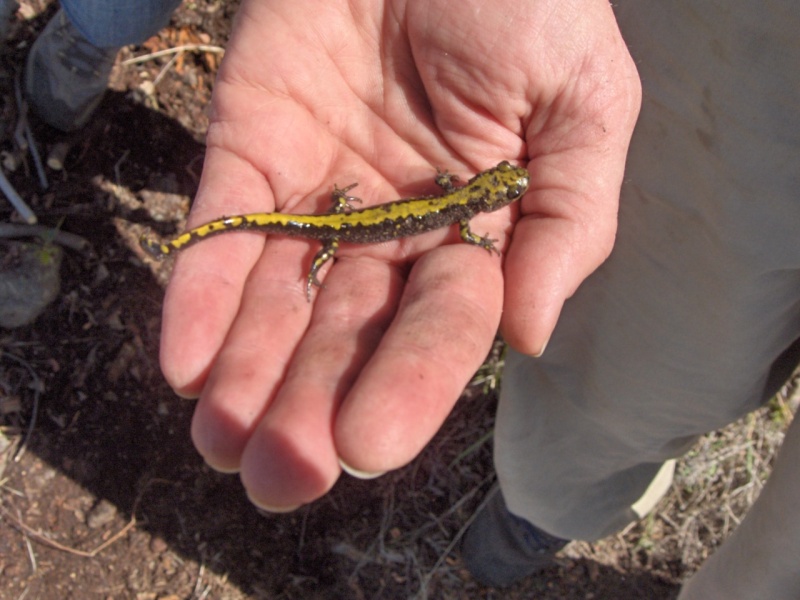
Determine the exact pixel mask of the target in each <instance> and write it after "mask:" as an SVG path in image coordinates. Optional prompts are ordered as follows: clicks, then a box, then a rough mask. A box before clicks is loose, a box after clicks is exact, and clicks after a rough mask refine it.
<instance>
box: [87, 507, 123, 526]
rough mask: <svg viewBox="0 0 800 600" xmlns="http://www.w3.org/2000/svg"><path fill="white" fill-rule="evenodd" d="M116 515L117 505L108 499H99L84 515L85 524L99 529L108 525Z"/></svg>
mask: <svg viewBox="0 0 800 600" xmlns="http://www.w3.org/2000/svg"><path fill="white" fill-rule="evenodd" d="M116 516H117V507H116V506H114V505H113V504H112V503H111V502H109V501H108V500H101V501H100V502H98V503H97V504H95V505H94V507H93V508H92V510H90V511H89V514H88V515H86V524H87V525H88V526H89V528H90V529H99V528H100V527H103V526H104V525H108V524H109V523H111V521H113V520H114V517H116Z"/></svg>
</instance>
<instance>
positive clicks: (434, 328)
mask: <svg viewBox="0 0 800 600" xmlns="http://www.w3.org/2000/svg"><path fill="white" fill-rule="evenodd" d="M502 297H503V290H502V275H501V271H500V264H499V259H498V258H497V257H492V256H489V255H488V254H487V253H486V252H484V251H483V250H481V249H479V248H474V247H469V246H466V245H455V246H445V247H442V248H439V249H437V250H435V251H433V252H430V253H428V254H426V255H424V256H423V257H422V258H421V259H419V261H417V263H416V264H415V265H414V268H413V270H412V272H411V275H410V278H409V280H408V283H407V284H406V288H405V290H404V294H403V298H402V301H401V304H400V306H399V308H398V312H397V315H396V317H395V319H394V321H393V323H392V326H391V328H390V329H389V330H388V331H387V333H386V335H385V336H384V338H383V340H382V341H381V343H380V346H379V347H378V348H377V350H376V352H375V355H374V356H373V357H372V358H371V360H370V361H369V362H368V363H367V364H366V365H365V367H364V369H363V371H362V372H361V375H360V377H359V379H358V380H357V381H356V383H355V384H354V386H353V388H352V390H351V391H350V394H349V395H348V396H347V398H346V400H345V401H344V403H343V405H342V407H341V409H340V410H339V413H338V415H337V418H336V423H335V429H334V436H335V444H336V449H337V451H338V453H339V457H340V459H341V460H342V461H343V462H344V463H345V464H346V465H348V466H349V467H351V468H353V469H355V470H358V471H361V472H364V473H381V472H384V471H387V470H390V469H395V468H398V467H400V466H402V465H404V464H407V463H408V462H409V461H410V460H411V459H413V457H414V456H416V455H417V454H418V453H419V452H420V451H421V450H422V448H423V447H424V446H425V444H426V443H427V442H428V441H429V440H430V439H431V438H432V437H433V435H434V434H435V433H436V431H437V430H438V428H439V427H440V426H441V424H442V422H443V421H444V419H445V418H446V416H447V415H448V413H449V412H450V410H451V409H452V407H453V405H454V404H455V402H456V400H457V399H458V397H459V396H460V394H461V392H462V391H463V389H464V387H465V386H466V384H467V382H468V381H469V379H470V378H471V377H472V375H473V374H474V373H475V371H476V370H477V369H478V367H479V366H480V365H481V363H482V361H483V360H484V358H485V357H486V355H487V353H488V352H489V349H490V348H491V344H492V341H493V340H494V336H495V333H496V331H497V324H498V321H499V316H500V309H501V306H502Z"/></svg>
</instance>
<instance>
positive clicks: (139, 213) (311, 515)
mask: <svg viewBox="0 0 800 600" xmlns="http://www.w3.org/2000/svg"><path fill="white" fill-rule="evenodd" d="M45 4H46V3H38V2H34V1H30V2H25V3H23V8H22V11H21V14H23V16H25V18H24V19H21V20H20V21H19V23H17V24H16V25H15V27H14V29H13V31H12V34H11V37H10V39H9V40H8V41H7V42H6V44H5V45H4V47H3V49H4V53H3V56H2V57H1V58H2V65H3V68H4V71H3V73H2V76H1V78H0V94H2V101H3V110H2V130H3V134H4V139H3V140H2V141H1V142H2V145H1V146H0V149H2V150H7V151H12V150H13V148H14V145H13V142H12V132H13V126H14V123H15V122H16V119H17V112H16V104H15V101H14V94H13V86H14V77H15V76H16V75H17V74H18V72H19V71H20V69H21V68H22V65H23V64H24V58H25V55H26V52H27V49H28V48H29V47H30V44H31V43H32V40H33V39H35V35H36V33H37V32H38V31H40V30H41V29H42V27H43V26H44V24H45V23H46V22H47V19H48V18H49V17H50V16H51V15H52V13H53V12H54V6H53V5H49V6H45ZM235 4H236V3H235V2H227V3H224V2H218V1H216V0H196V1H194V2H192V3H191V5H188V4H187V5H185V6H184V7H182V8H181V9H180V10H179V11H178V12H177V14H176V15H175V17H174V19H173V21H172V23H171V25H170V26H169V27H168V28H167V29H165V30H164V31H163V32H161V33H160V34H159V35H158V36H156V37H155V38H153V39H151V40H149V41H148V42H147V43H146V44H144V45H142V46H140V47H132V48H126V49H125V50H123V51H122V53H121V54H120V60H119V62H118V65H117V67H116V68H115V71H114V74H113V79H112V83H111V87H112V90H111V91H110V92H109V93H108V95H107V97H106V98H105V100H104V102H103V104H102V105H101V107H100V110H99V112H98V114H97V116H96V118H94V119H93V121H92V123H91V125H90V126H88V127H87V128H86V129H85V131H81V132H79V133H77V134H73V135H70V136H59V135H57V134H55V133H54V132H52V131H48V130H47V128H46V127H42V126H37V127H36V134H37V139H38V140H39V142H40V146H41V148H42V150H43V151H45V153H46V152H47V151H48V150H49V149H51V148H52V147H53V145H54V144H55V143H56V142H58V141H67V142H68V143H69V144H70V145H71V150H70V151H69V153H68V155H67V157H66V161H65V169H64V170H62V171H54V170H52V169H51V170H48V172H47V174H48V177H49V179H50V185H49V188H48V189H47V190H46V191H43V190H41V189H40V188H39V187H38V184H37V182H36V178H35V175H34V174H33V171H32V165H30V164H26V165H23V166H20V167H19V168H18V169H17V170H16V171H15V172H14V173H12V174H10V179H11V180H12V182H13V184H14V185H15V187H17V189H18V190H19V191H20V192H21V194H22V196H23V197H24V198H26V199H28V200H29V202H30V204H31V205H32V206H33V207H34V209H35V211H36V213H37V214H38V215H39V218H40V221H41V222H42V223H44V224H47V225H51V226H55V227H59V228H61V229H63V230H66V231H70V232H73V233H77V234H80V235H82V236H84V237H85V238H87V239H88V240H89V242H90V244H91V251H87V252H76V251H71V250H70V251H67V252H66V253H65V259H64V263H63V265H62V290H61V295H60V297H59V299H58V300H57V301H56V302H55V303H54V304H53V305H51V306H50V307H49V308H48V309H47V310H46V311H45V313H44V314H42V315H41V316H40V317H39V319H38V320H37V321H36V322H35V323H34V324H32V325H30V326H26V327H22V328H19V329H16V330H12V331H2V332H0V348H2V353H3V354H2V356H0V358H2V362H0V384H2V385H1V386H0V425H1V426H2V428H0V433H2V436H0V598H3V599H17V598H19V599H22V598H28V599H32V598H40V599H44V600H50V599H53V600H55V599H59V600H60V599H68V598H76V599H77V598H81V599H87V598H89V599H93V598H97V599H112V598H134V599H137V600H155V599H161V600H167V599H169V600H173V599H178V598H181V599H182V598H198V599H199V598H225V599H244V598H269V599H278V598H320V599H322V598H356V599H359V598H369V599H372V598H388V599H401V598H465V599H466V598H545V599H556V598H558V599H578V598H580V599H592V598H593V599H601V598H648V599H667V598H674V597H675V595H676V593H677V590H678V586H679V583H680V581H681V580H682V579H683V577H684V576H685V575H686V574H687V573H690V572H691V571H693V570H694V569H695V568H696V567H697V565H698V564H699V562H700V561H701V560H702V558H704V552H707V551H710V550H711V546H713V545H714V544H715V543H717V542H718V539H717V538H715V537H714V536H713V535H712V534H711V533H710V531H711V530H714V528H715V527H716V525H715V523H718V522H719V518H716V517H712V518H709V519H708V520H707V521H708V525H707V526H706V525H704V526H703V527H702V528H700V529H702V530H703V532H705V533H704V535H700V536H699V537H698V539H700V538H702V539H701V541H700V542H699V543H698V544H694V545H693V546H692V547H693V548H705V549H706V550H705V551H704V552H699V553H697V552H696V553H695V554H694V555H692V556H693V558H692V559H691V560H690V561H686V560H684V558H685V556H686V551H685V550H686V547H685V545H683V544H684V542H683V541H682V539H681V535H683V534H679V531H678V529H679V528H680V525H679V524H676V519H678V517H677V516H676V515H675V513H676V512H678V511H679V510H680V503H683V504H682V506H683V508H686V506H687V496H686V493H685V491H678V492H676V494H675V498H674V499H673V507H678V508H673V509H669V508H667V509H666V513H668V514H672V518H671V519H660V518H655V517H654V518H652V519H650V520H648V521H647V522H645V523H642V524H637V525H635V526H633V527H632V528H631V529H630V530H629V531H626V532H624V534H620V535H619V536H616V537H614V538H612V539H610V540H606V541H604V542H602V543H599V544H573V545H572V546H570V547H569V548H568V549H567V550H566V551H565V552H564V553H563V554H562V556H561V557H560V558H559V562H558V564H557V565H556V566H554V567H553V568H551V569H549V570H548V571H546V572H545V573H543V574H542V575H541V576H539V577H536V578H533V579H531V580H529V581H526V582H523V583H521V584H519V585H517V586H515V587H514V588H512V589H511V590H507V591H500V590H492V589H488V588H485V587H483V586H481V585H479V584H478V583H476V582H475V581H474V580H472V579H471V577H470V576H469V574H468V573H467V572H466V571H465V569H464V568H463V566H462V564H461V562H460V558H459V554H458V544H457V541H458V537H459V536H460V535H461V534H462V533H463V531H464V529H465V527H466V525H467V524H468V523H469V519H470V518H471V517H472V516H473V515H474V513H475V511H476V510H477V509H478V507H479V506H480V503H481V501H482V500H483V498H484V496H485V494H486V492H487V491H488V490H489V489H490V488H491V486H492V484H493V483H494V474H493V470H492V464H491V428H492V424H493V412H494V408H495V402H496V400H495V392H494V386H493V384H494V382H495V375H496V372H497V371H498V370H499V361H500V355H499V350H496V351H495V352H494V353H493V355H492V356H491V357H490V361H489V365H488V367H487V368H486V370H485V373H483V375H482V379H481V380H479V381H477V382H476V383H474V384H473V385H472V386H471V387H470V388H469V389H468V390H467V391H466V393H465V395H464V397H463V398H462V400H461V401H460V402H459V404H458V406H457V408H456V410H455V412H454V413H453V415H451V417H450V419H449V420H448V422H447V423H446V424H445V426H444V428H443V429H442V431H441V432H440V433H439V434H438V435H437V437H436V438H435V439H434V440H433V441H432V442H431V444H430V445H429V446H428V447H427V448H426V450H425V451H424V452H423V453H422V455H421V456H420V457H419V458H418V459H417V460H415V461H414V462H413V463H412V464H411V465H409V466H408V467H406V468H404V469H401V470H400V471H398V472H395V473H391V474H388V475H386V476H384V477H383V478H380V479H378V480H376V481H370V482H365V481H357V480H355V479H352V478H349V477H346V476H345V477H342V479H341V480H340V482H339V483H338V484H337V485H336V487H335V488H334V489H333V490H332V491H331V493H329V494H328V495H327V496H326V497H325V498H323V499H321V500H319V501H317V502H315V503H313V504H312V505H310V506H306V507H304V508H302V509H300V510H298V511H296V512H294V513H292V514H288V515H269V514H264V513H261V512H259V511H258V510H257V509H256V508H254V507H253V506H252V505H251V504H250V503H249V502H248V501H247V499H246V498H245V495H244V493H243V491H242V488H241V485H240V484H239V481H238V479H237V478H236V477H235V476H231V475H221V474H218V473H215V472H213V471H211V470H210V469H208V468H207V467H206V466H205V465H204V464H203V462H202V460H201V459H200V458H199V457H198V455H197V454H196V452H195V451H194V449H193V448H192V445H191V442H190V439H189V423H190V419H191V414H192V408H193V407H192V403H191V402H188V401H185V400H181V399H179V398H177V397H175V395H174V394H173V393H172V392H171V391H170V389H169V388H168V387H167V386H166V385H165V383H164V382H163V380H162V378H161V375H160V373H159V370H158V363H157V356H158V343H159V328H160V306H161V301H162V297H163V285H164V284H165V282H166V279H167V278H168V273H167V272H165V270H164V267H163V266H159V265H156V264H154V263H152V262H150V261H149V260H147V259H145V258H144V257H143V255H142V253H141V251H140V250H139V248H138V246H137V244H136V240H137V238H138V235H139V234H140V233H141V231H142V229H143V227H145V226H147V227H150V228H155V229H156V230H157V231H159V232H160V233H163V234H167V233H171V232H174V231H176V230H177V229H179V228H180V227H181V226H182V224H183V219H184V218H185V216H186V213H187V211H188V207H189V203H190V198H191V197H192V196H193V195H194V192H195V191H196V187H197V182H198V177H199V173H200V170H201V166H202V159H203V154H204V146H203V136H204V132H205V130H206V127H207V118H206V114H205V111H206V108H207V106H208V103H209V98H210V93H211V87H212V83H213V80H214V75H215V72H216V69H217V66H218V63H219V60H220V55H219V54H217V53H214V52H210V51H198V52H185V53H182V54H171V55H168V56H165V57H160V58H154V59H151V60H146V61H144V62H138V63H133V64H125V63H124V62H123V61H125V60H126V59H130V58H133V57H138V56H143V55H146V54H148V53H152V52H156V51H159V50H164V49H168V48H173V47H176V46H180V45H185V44H207V45H212V46H224V44H225V42H226V40H227V37H228V35H229V32H230V25H231V17H232V15H233V13H234V11H235ZM153 82H157V83H155V85H153ZM10 219H12V211H11V210H10V209H9V208H8V207H7V206H6V205H4V204H2V205H0V220H3V221H8V220H10ZM34 418H35V419H36V421H35V424H34V426H33V428H32V434H31V435H30V437H29V438H27V437H26V434H27V432H28V430H29V427H30V426H31V423H32V420H33V419H34ZM784 425H785V424H784ZM776 435H777V434H776ZM4 440H5V445H3V443H2V442H3V441H4ZM778 443H779V440H778V441H776V442H775V445H777V444H778ZM768 462H769V459H767V460H766V461H765V463H768ZM768 467H769V465H768V464H765V467H764V468H765V470H768ZM3 470H5V473H3ZM764 476H765V475H764ZM759 477H761V479H763V476H759ZM759 481H760V479H758V478H757V481H756V483H757V484H758V483H759ZM756 487H758V486H757V485H756ZM710 502H711V503H712V504H713V503H714V502H715V501H714V500H713V499H711V500H710ZM715 510H717V511H718V509H715ZM670 511H671V512H670ZM666 513H665V514H666ZM713 514H717V513H713ZM717 530H718V528H717Z"/></svg>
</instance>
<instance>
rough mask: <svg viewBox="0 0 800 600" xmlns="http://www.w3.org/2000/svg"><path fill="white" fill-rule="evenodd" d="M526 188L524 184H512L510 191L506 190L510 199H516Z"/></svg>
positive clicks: (509, 187)
mask: <svg viewBox="0 0 800 600" xmlns="http://www.w3.org/2000/svg"><path fill="white" fill-rule="evenodd" d="M524 190H525V188H524V187H522V186H519V185H510V186H508V191H507V192H506V196H507V197H508V199H509V200H516V199H517V198H519V197H520V196H521V195H522V193H523V191H524Z"/></svg>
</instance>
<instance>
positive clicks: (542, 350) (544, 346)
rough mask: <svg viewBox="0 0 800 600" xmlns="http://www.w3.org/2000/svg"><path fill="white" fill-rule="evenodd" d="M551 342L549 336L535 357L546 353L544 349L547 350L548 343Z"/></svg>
mask: <svg viewBox="0 0 800 600" xmlns="http://www.w3.org/2000/svg"><path fill="white" fill-rule="evenodd" d="M549 343H550V338H547V339H546V340H545V342H544V345H543V346H542V349H541V350H539V352H537V353H536V354H534V355H533V358H539V357H540V356H541V355H542V354H544V351H545V350H547V344H549Z"/></svg>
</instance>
